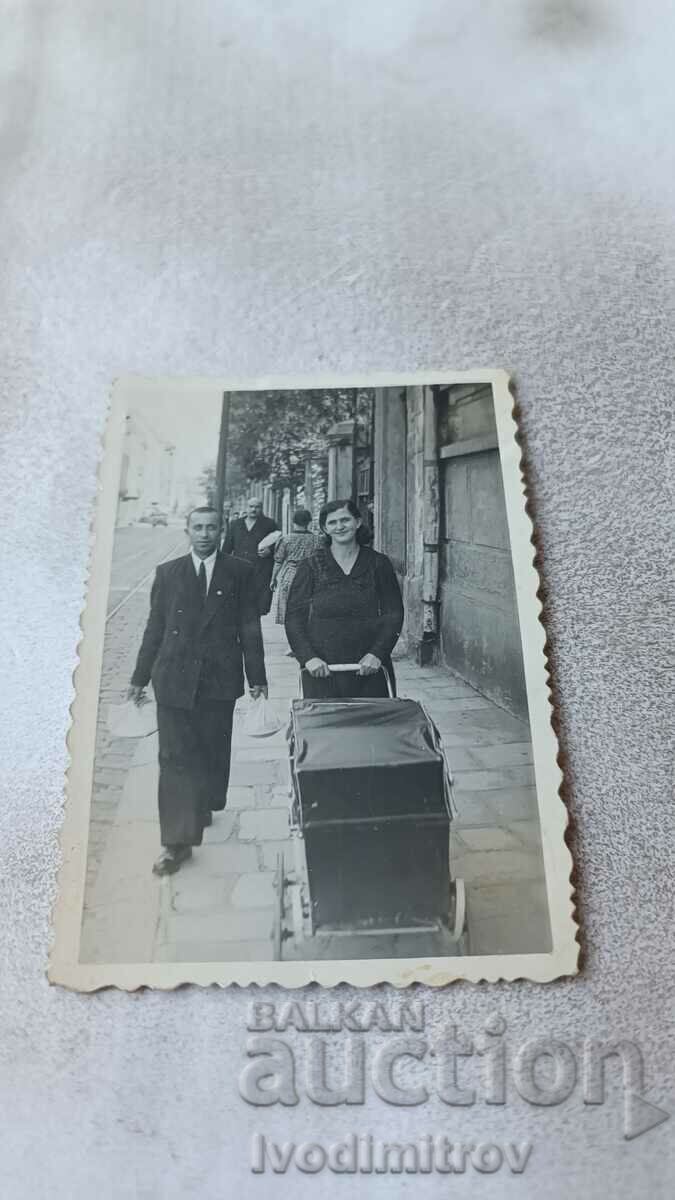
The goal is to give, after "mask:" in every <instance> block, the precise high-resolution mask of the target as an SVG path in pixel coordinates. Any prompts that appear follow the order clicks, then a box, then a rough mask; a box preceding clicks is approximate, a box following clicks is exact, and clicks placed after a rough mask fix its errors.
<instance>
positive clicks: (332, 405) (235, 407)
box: [228, 388, 372, 488]
mask: <svg viewBox="0 0 675 1200" xmlns="http://www.w3.org/2000/svg"><path fill="white" fill-rule="evenodd" d="M371 394H372V393H371V392H369V391H367V390H359V389H354V388H331V389H330V390H328V389H326V390H298V391H284V392H278V391H261V392H239V393H236V394H235V395H233V397H232V404H231V408H230V425H229V438H228V476H230V469H231V468H230V464H232V467H234V466H235V464H236V466H237V467H238V468H239V469H240V471H241V474H242V475H243V476H245V477H246V478H247V479H249V480H255V481H257V482H258V481H259V482H263V481H264V482H268V481H270V482H273V483H277V484H279V485H281V486H284V487H293V488H296V487H301V486H302V483H303V481H304V473H305V463H306V462H307V461H308V460H310V459H311V460H313V461H315V460H317V459H322V458H324V457H325V456H326V454H327V451H328V439H327V434H328V431H329V429H330V428H331V427H332V426H333V425H335V424H336V422H338V421H346V420H353V419H356V421H357V424H359V423H360V422H361V421H362V420H363V419H364V418H363V416H362V412H363V411H364V410H365V409H364V402H368V401H369V400H370V397H371ZM230 478H231V476H230Z"/></svg>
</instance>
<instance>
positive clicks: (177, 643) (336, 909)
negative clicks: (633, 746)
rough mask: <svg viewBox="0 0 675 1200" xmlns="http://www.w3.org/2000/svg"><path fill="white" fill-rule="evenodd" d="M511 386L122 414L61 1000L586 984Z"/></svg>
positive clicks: (76, 813) (199, 402) (132, 407)
mask: <svg viewBox="0 0 675 1200" xmlns="http://www.w3.org/2000/svg"><path fill="white" fill-rule="evenodd" d="M512 413H513V399H512V397H511V394H510V392H509V387H508V379H507V376H506V375H505V374H504V373H503V372H474V373H473V374H472V375H456V374H451V373H446V374H445V375H433V376H432V375H429V376H425V377H418V376H411V377H407V378H405V377H404V378H400V377H392V378H391V379H390V378H389V377H377V378H375V379H372V378H371V379H366V380H364V381H362V382H359V381H358V380H356V381H355V380H345V381H341V380H328V381H326V382H325V383H322V381H320V380H309V381H300V382H298V381H295V380H291V381H286V382H284V381H262V382H260V383H253V384H246V383H243V384H242V383H237V382H235V383H234V384H231V385H229V386H228V385H227V384H223V383H218V382H217V381H216V382H213V381H211V382H207V381H204V380H197V381H189V380H185V381H177V380H170V381H167V380H143V379H136V380H133V379H130V380H125V381H122V382H121V383H120V384H118V385H117V386H116V388H115V391H114V395H113V400H112V407H111V414H110V420H109V427H108V434H107V437H106V443H105V452H104V459H103V464H102V469H101V491H100V497H99V505H98V511H97V517H96V523H95V544H94V549H93V559H92V572H91V577H90V581H89V591H88V599H87V607H86V610H85V613H84V616H83V623H82V624H83V640H82V644H81V646H80V666H79V668H78V671H77V674H76V679H75V683H76V690H77V697H76V701H75V704H74V706H73V728H72V731H71V737H70V743H69V745H70V753H71V769H70V773H69V784H68V798H67V805H66V820H65V827H64V836H63V856H64V864H63V869H62V872H61V879H60V895H59V902H58V906H57V913H56V921H55V926H56V942H55V946H54V950H53V955H52V967H51V971H50V978H51V979H52V980H53V981H55V982H63V983H66V984H68V985H69V986H74V987H81V988H83V989H89V988H93V987H97V986H103V985H105V984H110V983H113V984H118V985H119V986H126V987H131V986H140V985H142V984H152V985H155V986H175V985H176V984H177V983H180V982H183V981H191V980H194V981H195V982H220V983H227V982H231V981H236V982H243V983H247V982H256V981H257V982H275V981H276V982H280V983H288V984H297V983H302V982H307V981H309V980H318V981H319V982H326V983H331V982H339V981H340V980H343V979H344V980H348V981H351V982H354V983H360V982H363V983H374V982H378V981H382V980H391V981H392V982H398V983H406V982H413V981H415V980H423V981H425V982H429V983H443V982H447V981H449V980H451V979H454V978H467V979H490V978H509V977H512V978H515V977H518V976H519V975H520V976H522V975H526V976H528V977H530V978H535V979H536V978H541V979H546V978H552V977H554V976H555V975H560V974H562V973H573V972H574V970H575V969H576V951H577V946H576V942H575V932H576V927H575V925H574V921H573V916H572V904H571V887H570V882H569V875H570V869H571V860H570V856H569V852H568V850H567V848H566V846H565V843H564V829H565V825H566V813H565V809H564V806H563V803H562V801H561V800H560V797H559V787H560V782H561V779H560V772H559V769H558V767H557V765H556V754H557V748H556V742H555V737H554V735H553V731H552V727H551V711H552V710H551V704H550V696H549V692H548V687H547V672H546V660H545V657H544V653H543V647H544V642H545V634H544V629H543V626H542V624H541V621H540V619H539V618H540V609H539V602H538V601H537V598H536V592H537V588H538V576H537V573H536V571H535V570H534V567H533V565H532V559H533V557H534V549H533V545H532V543H531V536H532V526H531V523H530V520H529V517H528V516H527V515H526V514H525V493H524V484H523V480H522V476H521V471H520V451H519V448H518V445H517V442H516V440H515V433H516V426H515V423H514V419H513V415H512Z"/></svg>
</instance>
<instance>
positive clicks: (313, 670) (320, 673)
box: [305, 658, 330, 679]
mask: <svg viewBox="0 0 675 1200" xmlns="http://www.w3.org/2000/svg"><path fill="white" fill-rule="evenodd" d="M305 670H306V671H309V673H310V675H312V676H313V677H314V679H325V678H326V676H327V675H330V667H329V666H328V663H325V662H324V661H323V659H322V658H308V659H307V662H306V663H305Z"/></svg>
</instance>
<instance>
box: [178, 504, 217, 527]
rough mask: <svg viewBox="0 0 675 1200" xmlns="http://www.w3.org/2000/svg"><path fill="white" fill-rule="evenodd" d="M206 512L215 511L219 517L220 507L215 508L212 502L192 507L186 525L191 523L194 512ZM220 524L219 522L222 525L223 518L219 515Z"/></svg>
mask: <svg viewBox="0 0 675 1200" xmlns="http://www.w3.org/2000/svg"><path fill="white" fill-rule="evenodd" d="M204 512H212V513H215V514H216V516H217V517H218V509H217V508H214V507H213V505H212V504H200V505H198V506H197V508H191V509H190V511H189V513H188V515H187V517H186V518H185V524H186V525H189V524H190V517H191V516H192V514H193V513H204ZM218 524H219V525H222V518H221V517H218Z"/></svg>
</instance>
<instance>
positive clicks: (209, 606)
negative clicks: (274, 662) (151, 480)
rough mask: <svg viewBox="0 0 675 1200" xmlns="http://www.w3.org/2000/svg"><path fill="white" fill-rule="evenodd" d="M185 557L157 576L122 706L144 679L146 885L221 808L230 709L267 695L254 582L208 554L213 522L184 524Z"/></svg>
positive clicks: (214, 536)
mask: <svg viewBox="0 0 675 1200" xmlns="http://www.w3.org/2000/svg"><path fill="white" fill-rule="evenodd" d="M187 533H188V537H189V538H190V544H191V550H190V553H189V554H185V555H183V556H182V557H181V558H175V559H173V560H172V561H171V562H167V563H162V564H160V566H158V567H157V572H156V575H155V581H154V583H153V586H152V593H151V597H150V616H149V618H148V623H147V626H146V629H145V633H144V635H143V641H142V644H141V648H140V651H139V654H138V659H137V661H136V668H135V670H134V673H133V675H132V677H131V684H130V687H129V692H128V695H129V698H130V699H132V700H134V702H135V703H136V704H142V703H143V701H144V694H145V688H146V687H147V685H148V683H149V682H150V680H151V679H152V685H153V688H154V692H155V700H156V701H157V725H158V731H159V822H160V830H161V840H162V846H163V847H164V849H163V851H162V854H161V855H160V857H159V858H158V859H157V862H156V863H155V865H154V867H153V871H154V872H155V874H156V875H171V874H173V872H174V871H177V870H178V868H179V867H180V865H181V863H182V862H184V861H185V860H186V859H187V858H189V857H190V856H191V854H192V847H193V846H199V845H201V841H202V835H203V831H204V826H205V825H210V824H211V813H212V812H216V811H218V810H220V809H223V808H224V807H225V801H226V797H227V784H228V780H229V774H230V746H231V740H232V719H233V715H234V705H235V701H236V700H237V698H238V697H239V696H242V695H243V693H244V666H245V667H246V676H247V678H248V683H249V688H250V693H251V696H253V697H257V696H259V695H261V694H264V695H267V679H266V676H265V658H264V651H263V642H262V634H261V631H260V617H259V614H258V605H257V596H256V588H255V576H254V573H253V570H252V568H251V567H250V566H249V565H248V563H245V562H240V561H239V560H238V559H236V558H232V557H229V556H224V555H222V554H219V553H218V543H219V541H220V518H219V515H218V513H217V512H215V511H214V510H213V509H211V508H196V509H194V510H193V511H192V512H191V513H190V514H189V516H188V520H187Z"/></svg>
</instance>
